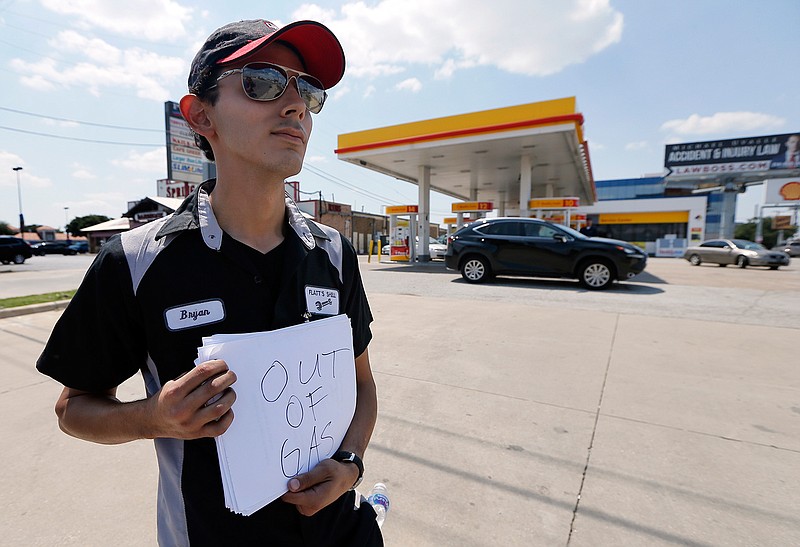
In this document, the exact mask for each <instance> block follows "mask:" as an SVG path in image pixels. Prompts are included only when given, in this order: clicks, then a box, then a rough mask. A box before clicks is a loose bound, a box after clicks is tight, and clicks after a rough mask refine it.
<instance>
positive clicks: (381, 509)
mask: <svg viewBox="0 0 800 547" xmlns="http://www.w3.org/2000/svg"><path fill="white" fill-rule="evenodd" d="M367 501H368V502H369V504H370V505H372V508H373V509H375V520H376V521H378V527H381V526H383V521H384V520H386V513H388V512H389V491H388V490H387V489H386V485H385V484H383V483H382V482H379V483H376V484H375V486H373V487H372V490H371V491H370V493H369V496H368V497H367Z"/></svg>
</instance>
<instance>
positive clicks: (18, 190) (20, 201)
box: [11, 167, 25, 239]
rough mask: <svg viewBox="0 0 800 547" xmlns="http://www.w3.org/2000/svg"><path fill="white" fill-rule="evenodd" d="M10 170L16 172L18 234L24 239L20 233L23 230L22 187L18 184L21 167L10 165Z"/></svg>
mask: <svg viewBox="0 0 800 547" xmlns="http://www.w3.org/2000/svg"><path fill="white" fill-rule="evenodd" d="M11 170H12V171H16V172H17V199H18V200H19V234H20V236H22V238H23V239H25V236H24V235H22V233H23V232H24V231H25V217H24V216H22V189H21V186H20V184H19V172H20V171H22V167H12V168H11Z"/></svg>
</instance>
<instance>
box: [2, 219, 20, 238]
mask: <svg viewBox="0 0 800 547" xmlns="http://www.w3.org/2000/svg"><path fill="white" fill-rule="evenodd" d="M15 233H16V232H14V231H13V230H12V229H11V228H10V227H9V226H8V222H5V221H3V220H0V236H13V235H14V234H15Z"/></svg>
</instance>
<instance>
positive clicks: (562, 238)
mask: <svg viewBox="0 0 800 547" xmlns="http://www.w3.org/2000/svg"><path fill="white" fill-rule="evenodd" d="M553 239H555V240H556V241H560V242H561V243H566V242H567V241H568V238H567V236H565V235H564V234H553Z"/></svg>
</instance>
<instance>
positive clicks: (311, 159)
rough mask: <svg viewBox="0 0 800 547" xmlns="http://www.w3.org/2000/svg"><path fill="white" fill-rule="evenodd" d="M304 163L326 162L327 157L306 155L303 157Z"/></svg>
mask: <svg viewBox="0 0 800 547" xmlns="http://www.w3.org/2000/svg"><path fill="white" fill-rule="evenodd" d="M305 163H311V164H316V165H318V164H320V163H328V158H326V157H325V156H308V157H306V159H305Z"/></svg>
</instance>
